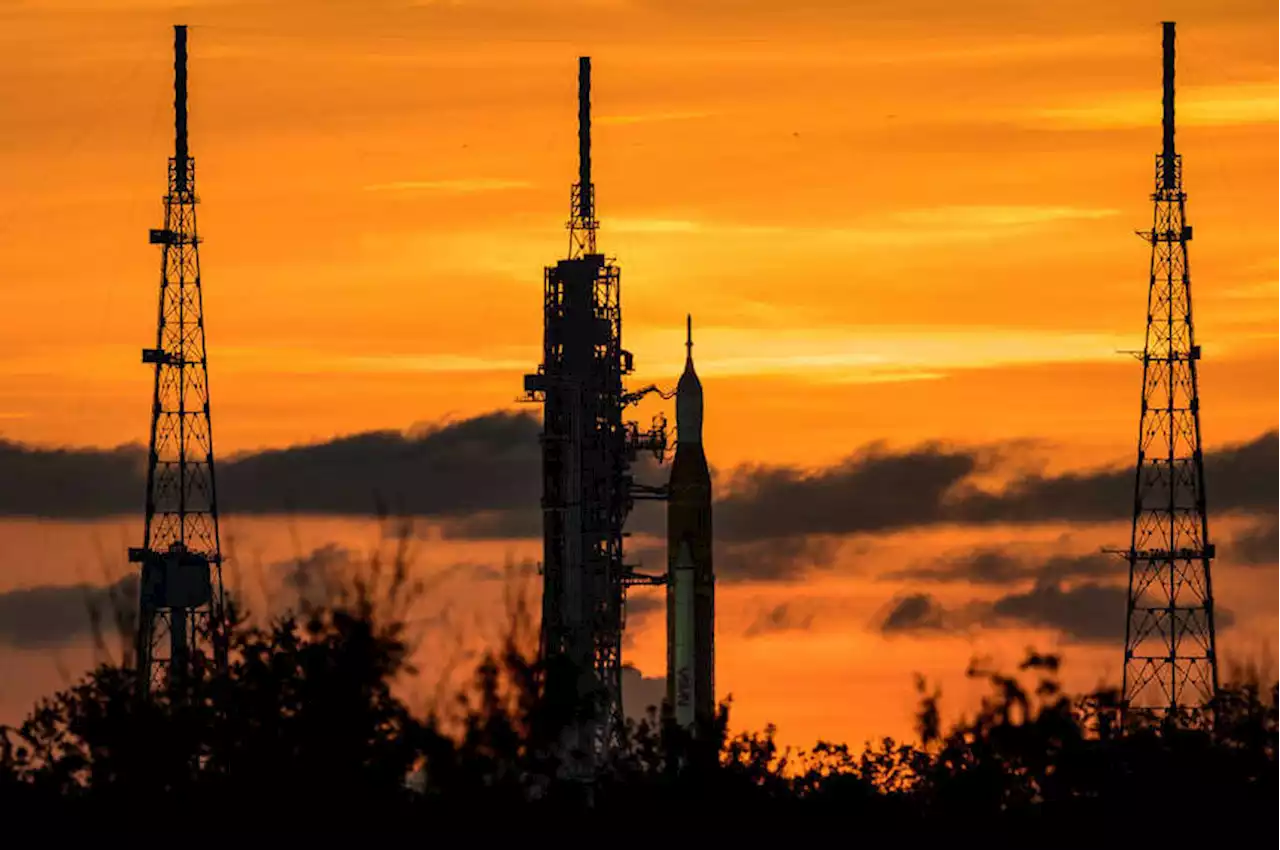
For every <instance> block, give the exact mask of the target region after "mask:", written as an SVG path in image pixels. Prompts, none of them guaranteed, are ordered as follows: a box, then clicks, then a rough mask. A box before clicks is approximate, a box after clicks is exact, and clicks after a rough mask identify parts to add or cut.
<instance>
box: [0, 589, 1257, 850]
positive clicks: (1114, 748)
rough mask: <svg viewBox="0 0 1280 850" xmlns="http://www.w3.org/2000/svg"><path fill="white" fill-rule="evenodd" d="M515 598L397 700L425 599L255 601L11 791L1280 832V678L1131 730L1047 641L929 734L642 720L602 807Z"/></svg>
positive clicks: (382, 829)
mask: <svg viewBox="0 0 1280 850" xmlns="http://www.w3.org/2000/svg"><path fill="white" fill-rule="evenodd" d="M516 619H517V621H518V622H517V623H516V625H515V626H514V627H513V628H512V630H511V636H510V638H509V639H508V640H507V642H506V645H505V646H503V647H502V648H501V650H500V651H497V652H495V653H493V654H492V655H491V656H490V657H487V658H486V659H484V661H483V662H482V663H481V664H480V665H479V667H478V669H477V670H476V673H475V679H474V683H473V687H471V688H470V689H469V690H468V692H467V693H465V694H464V695H462V696H460V697H458V699H457V700H456V702H455V703H452V704H451V705H449V706H445V707H444V708H443V709H441V710H438V711H436V712H434V713H430V714H427V715H425V716H419V715H416V714H415V713H414V712H413V711H411V710H410V709H409V707H408V706H407V705H406V704H404V703H403V702H401V701H400V700H399V699H397V698H396V697H395V696H394V695H393V688H392V685H393V683H394V682H395V681H396V680H397V678H398V677H401V676H404V675H406V674H408V673H410V672H411V671H410V670H409V669H408V658H409V654H410V653H409V651H408V650H409V646H408V641H407V639H406V632H405V627H404V625H403V621H404V618H403V617H400V616H397V615H396V612H395V611H393V610H388V609H387V608H386V607H385V606H382V605H380V604H375V603H374V601H372V600H371V598H370V594H369V593H368V591H367V589H366V588H364V587H363V586H357V587H356V589H355V591H354V592H353V593H351V594H350V595H349V596H347V597H346V598H345V599H342V600H340V601H338V602H335V603H333V604H330V605H327V606H325V607H322V608H315V609H310V610H305V611H304V612H303V614H301V615H299V616H298V617H292V618H284V619H279V620H276V621H275V622H273V623H271V624H270V625H269V626H266V627H258V626H252V625H250V624H248V623H247V622H246V621H244V620H243V619H241V618H235V624H234V627H233V629H232V630H231V659H232V660H231V664H230V668H229V670H228V671H227V672H226V673H225V674H224V675H215V674H214V673H212V672H211V671H203V672H202V673H201V674H200V675H199V676H197V677H194V678H193V679H192V681H190V682H188V683H187V685H186V686H184V687H182V688H177V689H175V690H174V691H173V692H171V693H169V694H166V695H163V696H160V697H158V698H156V699H153V700H150V701H144V700H140V699H138V698H137V697H136V693H137V689H136V682H135V680H134V677H133V674H132V672H131V670H130V665H129V664H128V663H127V660H126V661H121V662H117V663H104V664H102V665H101V666H100V667H99V668H98V669H96V670H95V671H93V672H92V673H90V674H89V675H88V676H87V677H86V678H85V679H83V680H82V681H81V682H80V683H78V684H76V685H74V686H73V687H71V688H69V689H68V690H67V691H65V692H63V693H60V694H58V695H56V696H54V697H52V698H50V699H48V700H46V701H44V702H43V703H42V704H41V705H39V706H38V707H37V708H36V709H35V711H34V712H33V714H32V715H31V716H30V718H29V719H28V720H27V721H26V722H25V723H24V725H23V726H22V727H21V728H19V729H5V730H3V736H4V737H3V746H2V748H0V811H2V812H4V813H6V815H7V816H8V823H9V825H10V834H11V835H12V834H17V833H27V832H28V831H29V830H34V831H36V833H38V835H39V836H40V838H41V840H42V841H44V842H46V843H47V842H48V841H49V840H51V839H53V840H55V841H56V839H57V837H58V835H59V834H62V833H65V832H67V831H84V830H89V829H92V830H94V831H95V832H98V833H100V834H101V833H103V832H108V833H109V832H117V831H120V830H125V831H129V832H143V831H145V832H146V833H148V834H149V835H150V837H151V839H152V840H154V841H166V842H167V841H169V840H170V839H173V840H180V837H181V836H182V835H184V834H194V835H196V836H200V835H205V836H207V835H229V836H238V837H239V839H242V840H247V841H249V842H250V843H252V842H253V839H254V838H255V836H262V835H268V834H288V835H292V836H299V835H317V836H322V837H328V838H334V837H336V836H339V835H343V836H345V835H353V834H377V833H400V834H410V835H415V836H418V840H421V841H423V842H426V843H431V841H432V839H433V838H435V839H439V838H440V837H441V836H442V835H464V836H466V837H467V840H468V844H469V845H470V846H487V841H486V838H487V837H488V836H497V835H509V834H511V833H513V832H523V833H524V834H525V835H526V837H533V836H542V837H543V838H541V839H540V840H551V841H561V840H568V841H571V842H572V844H573V845H574V846H581V845H584V844H586V843H588V842H590V843H597V842H600V841H619V842H622V843H626V842H627V841H628V840H629V839H634V838H637V837H642V838H643V839H644V840H645V842H646V843H648V842H649V841H651V840H653V841H662V842H665V843H666V844H668V845H670V846H677V847H683V846H686V845H688V844H691V843H693V842H694V841H695V840H696V841H698V842H699V843H701V842H702V841H704V840H706V839H705V836H708V835H711V836H715V835H719V836H725V835H728V834H734V835H736V836H747V837H760V836H762V835H763V834H765V833H769V834H771V835H777V834H780V833H781V834H787V833H792V834H794V833H806V832H808V833H818V832H820V833H824V834H827V835H831V836H833V837H834V838H835V839H836V840H837V841H838V843H840V844H843V845H849V844H859V845H863V844H865V845H870V844H872V843H874V844H877V845H879V844H882V843H892V844H893V845H894V846H902V845H908V846H910V845H913V844H916V843H918V842H919V843H923V842H925V841H928V842H929V843H930V844H931V845H933V844H935V842H936V841H937V840H946V841H949V842H951V843H953V844H956V845H957V846H970V845H982V846H986V847H990V846H996V845H1000V846H1015V845H1016V846H1057V845H1063V844H1072V845H1079V844H1084V845H1087V846H1095V847H1096V846H1125V845H1128V844H1130V843H1133V842H1134V840H1135V839H1136V840H1137V841H1139V842H1141V843H1142V844H1148V843H1150V844H1153V845H1158V844H1160V843H1161V842H1163V841H1166V840H1167V839H1170V838H1174V839H1177V840H1175V841H1174V843H1173V844H1170V845H1169V846H1189V842H1191V841H1194V840H1197V837H1202V836H1216V837H1218V838H1220V839H1224V840H1228V841H1249V842H1250V843H1252V841H1257V842H1258V843H1259V846H1275V845H1273V844H1271V842H1272V841H1274V840H1275V838H1276V828H1277V826H1276V824H1277V782H1276V775H1277V767H1276V688H1275V686H1274V685H1273V686H1271V687H1270V688H1269V689H1262V688H1260V687H1259V684H1258V682H1257V678H1258V677H1254V679H1255V681H1253V682H1248V681H1246V682H1244V683H1242V684H1238V685H1233V686H1232V687H1230V688H1229V689H1227V691H1226V693H1225V694H1224V696H1223V700H1222V704H1221V705H1219V706H1218V707H1217V723H1216V727H1215V728H1212V729H1211V730H1209V731H1194V730H1190V729H1179V728H1165V729H1156V728H1144V729H1136V730H1130V731H1128V732H1126V733H1124V734H1121V732H1120V730H1118V729H1117V728H1116V727H1115V725H1114V724H1113V723H1111V722H1109V719H1110V718H1111V717H1112V716H1113V714H1112V713H1111V712H1110V711H1109V708H1108V706H1109V705H1110V704H1111V703H1110V701H1109V700H1110V697H1109V695H1107V694H1093V695H1090V696H1089V697H1087V698H1083V699H1081V698H1072V697H1070V696H1068V695H1066V694H1064V693H1062V692H1061V691H1060V689H1059V687H1058V686H1057V684H1056V683H1055V679H1056V674H1057V670H1058V660H1057V659H1056V658H1053V657H1043V656H1037V655H1035V654H1031V655H1029V657H1028V658H1027V660H1026V661H1025V662H1024V663H1023V665H1022V666H1021V669H1020V670H1018V671H1017V672H1016V674H1015V675H1011V676H1003V675H1000V674H996V673H990V672H983V671H978V670H972V671H970V672H971V675H975V676H983V677H986V678H987V679H988V680H989V681H990V684H991V687H992V694H991V697H990V698H989V699H988V700H987V701H986V703H985V704H984V706H983V707H982V709H981V710H980V711H979V712H978V713H977V714H976V716H974V717H972V718H970V719H967V720H965V721H964V722H961V723H958V724H957V725H955V726H954V728H950V729H944V728H940V723H939V716H940V712H939V706H938V696H937V695H936V694H929V693H927V692H926V691H925V688H924V686H923V684H922V686H921V692H922V699H921V705H920V712H919V735H920V742H919V743H918V744H906V743H898V742H894V741H891V740H885V741H883V742H882V743H881V744H880V745H879V746H877V747H869V748H867V749H866V750H865V751H863V752H858V751H855V750H852V749H849V748H847V747H845V746H843V745H842V746H834V745H827V744H821V745H819V746H817V747H815V748H814V749H813V750H812V751H808V752H802V753H795V752H785V751H782V750H780V748H779V747H778V746H777V745H775V743H774V740H773V735H772V730H771V729H770V730H766V731H765V732H763V733H759V734H741V735H737V736H732V737H731V736H729V735H727V734H726V728H727V721H728V710H727V707H722V709H721V714H720V717H719V719H718V722H717V724H716V728H715V729H712V730H707V732H708V734H707V735H705V736H704V737H705V738H706V739H707V740H710V741H711V743H710V744H709V745H706V744H703V745H699V744H698V743H696V742H695V741H693V740H691V739H690V738H689V737H688V736H685V735H683V734H681V733H680V732H679V731H678V730H676V729H674V728H672V726H671V724H669V723H664V722H663V721H662V720H661V719H660V718H658V717H657V716H656V715H655V716H652V717H651V718H650V720H649V721H647V722H641V723H639V724H633V725H631V726H629V728H628V730H627V740H626V745H625V746H624V747H623V748H622V749H621V750H620V751H619V752H618V753H617V754H616V756H615V758H614V759H613V761H612V762H611V764H610V765H609V768H608V770H607V772H606V773H605V775H604V777H603V778H602V779H601V780H600V782H599V783H598V784H597V785H596V786H595V788H594V789H593V791H592V792H591V795H590V796H591V805H590V806H588V805H587V803H586V798H587V793H586V789H585V788H584V787H583V786H582V785H581V784H578V783H573V782H568V781H562V780H559V779H557V778H556V777H557V762H556V760H555V757H554V754H553V748H552V747H551V743H552V741H553V740H555V736H556V730H557V728H558V725H559V724H560V723H562V722H563V721H564V719H565V712H563V711H560V710H557V708H556V707H555V703H556V700H553V699H550V698H549V697H548V695H547V693H546V686H545V681H546V676H545V675H544V673H545V671H543V670H541V669H540V668H539V666H538V665H537V664H536V663H534V662H533V661H532V660H531V658H530V655H529V653H528V652H527V648H528V646H529V641H528V637H529V634H528V627H527V623H528V618H523V619H521V618H520V617H517V618H516ZM521 623H524V625H521ZM449 709H453V710H449ZM410 775H413V776H414V777H415V781H413V782H406V777H408V776H410ZM584 830H591V832H584ZM588 836H592V837H588ZM610 836H613V837H614V838H612V839H611V838H610ZM33 837H34V834H33ZM1251 839H1252V840H1251ZM743 840H746V839H743Z"/></svg>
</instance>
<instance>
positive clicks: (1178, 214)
mask: <svg viewBox="0 0 1280 850" xmlns="http://www.w3.org/2000/svg"><path fill="white" fill-rule="evenodd" d="M1163 29H1164V38H1163V42H1164V121H1163V129H1164V132H1163V140H1164V144H1163V147H1162V149H1161V151H1160V153H1159V154H1158V155H1157V156H1156V181H1155V192H1154V194H1152V196H1151V198H1152V200H1153V201H1154V202H1155V213H1154V219H1153V221H1154V223H1153V225H1152V229H1151V230H1150V231H1147V232H1144V233H1141V234H1140V235H1141V236H1143V237H1144V238H1145V239H1146V240H1147V241H1148V242H1150V243H1151V276H1150V287H1149V290H1148V295H1147V328H1146V343H1145V345H1144V347H1143V352H1142V372H1143V379H1142V409H1141V415H1140V418H1139V427H1138V461H1137V467H1136V471H1135V477H1134V502H1133V532H1132V537H1131V540H1130V544H1129V549H1128V550H1127V552H1126V553H1125V554H1126V557H1127V560H1128V562H1129V594H1128V611H1127V617H1126V624H1125V648H1124V680H1123V688H1122V690H1123V702H1122V707H1123V709H1124V710H1125V711H1126V712H1132V713H1135V714H1137V713H1143V714H1153V715H1163V716H1169V715H1173V714H1183V713H1185V712H1186V711H1187V710H1195V709H1200V708H1204V707H1207V706H1208V704H1209V703H1210V702H1211V701H1212V700H1213V698H1214V697H1215V696H1216V695H1217V691H1218V661H1217V652H1216V645H1215V636H1214V624H1213V614H1214V612H1213V585H1212V582H1211V580H1210V567H1209V564H1210V561H1211V560H1212V559H1213V557H1214V547H1213V544H1212V543H1210V542H1209V525H1208V518H1207V515H1206V510H1205V487H1204V456H1203V454H1202V452H1201V443H1200V393H1199V388H1198V385H1197V376H1196V365H1197V362H1198V361H1199V359H1200V346H1198V345H1196V342H1195V332H1194V329H1193V325H1192V320H1191V272H1190V266H1189V265H1188V263H1187V243H1188V242H1189V241H1191V234H1192V230H1191V226H1190V225H1188V224H1187V223H1186V201H1187V196H1186V193H1185V192H1184V191H1183V188H1182V157H1181V156H1180V155H1179V154H1178V153H1177V151H1176V148H1175V146H1174V100H1173V95H1174V86H1173V71H1174V24H1173V23H1170V22H1166V23H1165V24H1164V25H1163Z"/></svg>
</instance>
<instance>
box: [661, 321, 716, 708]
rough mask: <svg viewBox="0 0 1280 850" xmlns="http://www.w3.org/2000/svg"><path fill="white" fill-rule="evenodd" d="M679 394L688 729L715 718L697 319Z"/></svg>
mask: <svg viewBox="0 0 1280 850" xmlns="http://www.w3.org/2000/svg"><path fill="white" fill-rule="evenodd" d="M687 330H688V337H687V339H686V341H685V351H686V356H685V366H684V374H683V375H681V376H680V383H679V384H678V385H677V388H676V452H675V458H674V459H673V461H672V463H671V478H670V484H669V489H670V495H669V498H668V501H667V700H668V702H669V703H670V704H671V706H672V709H673V710H674V712H675V719H676V722H677V723H679V724H680V725H681V726H684V727H692V726H695V725H698V724H702V723H709V722H710V721H711V720H712V719H713V718H714V717H715V705H716V702H715V571H714V569H713V567H712V563H711V472H710V470H709V469H708V467H707V457H706V454H705V453H704V451H703V448H702V408H703V397H702V382H701V381H699V380H698V375H697V372H695V371H694V368H693V320H692V318H690V319H689V320H688V325H687Z"/></svg>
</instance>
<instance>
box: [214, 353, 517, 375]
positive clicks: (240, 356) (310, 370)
mask: <svg viewBox="0 0 1280 850" xmlns="http://www.w3.org/2000/svg"><path fill="white" fill-rule="evenodd" d="M218 359H219V360H221V361H224V362H226V363H227V365H229V366H231V367H232V368H233V369H234V368H236V367H241V368H245V367H247V368H248V369H250V370H255V371H256V370H259V369H261V370H263V371H270V372H287V373H290V374H299V375H303V374H305V375H312V374H317V375H323V374H334V373H352V372H366V373H368V372H382V373H391V372H428V373H431V372H434V373H447V372H455V373H456V372H502V371H511V370H514V369H527V368H528V366H529V364H528V362H526V361H527V360H528V358H525V359H524V360H517V359H515V358H512V359H504V358H501V357H486V356H484V355H464V354H376V355H341V354H337V355H335V354H332V353H329V352H322V351H314V350H308V349H284V348H256V347H255V348H246V347H230V346H227V347H223V348H220V349H219V350H218ZM264 364H270V365H264Z"/></svg>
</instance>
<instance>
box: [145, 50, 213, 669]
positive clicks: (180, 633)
mask: <svg viewBox="0 0 1280 850" xmlns="http://www.w3.org/2000/svg"><path fill="white" fill-rule="evenodd" d="M173 43H174V60H173V69H174V77H173V92H174V101H173V103H174V151H173V156H172V157H170V159H169V191H168V194H167V195H166V196H165V199H164V210H165V213H164V227H163V228H160V229H158V230H152V231H151V234H150V241H151V244H153V245H159V246H160V306H159V318H158V321H157V326H156V345H155V347H154V348H147V349H143V351H142V362H143V363H145V364H149V365H152V366H154V367H155V383H154V389H153V393H152V403H151V438H150V447H151V450H150V453H149V455H148V465H147V492H146V520H145V526H144V531H143V543H142V546H141V547H138V548H131V549H130V550H129V560H130V562H132V563H137V564H140V565H141V573H142V574H141V580H140V582H139V607H138V610H139V617H138V635H137V661H138V667H139V674H140V680H141V683H142V684H143V686H144V687H145V688H146V689H148V690H150V689H152V688H155V687H158V686H162V685H164V684H165V683H166V682H171V681H173V680H175V679H178V678H181V677H182V676H184V675H186V674H187V673H188V672H190V671H191V670H192V668H193V665H195V664H198V663H204V662H211V663H213V664H215V665H217V666H223V665H225V664H226V642H225V634H224V632H225V624H224V620H223V617H224V615H223V605H222V552H221V543H220V540H219V535H218V501H217V495H216V487H215V486H214V464H213V431H212V427H211V425H210V415H209V375H208V360H207V357H206V349H205V328H204V298H203V294H202V290H201V286H200V254H199V243H200V239H199V236H198V235H197V232H196V203H197V198H196V195H195V161H194V160H193V159H192V158H191V156H190V151H189V149H188V140H187V28H186V27H185V26H176V27H174V41H173Z"/></svg>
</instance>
